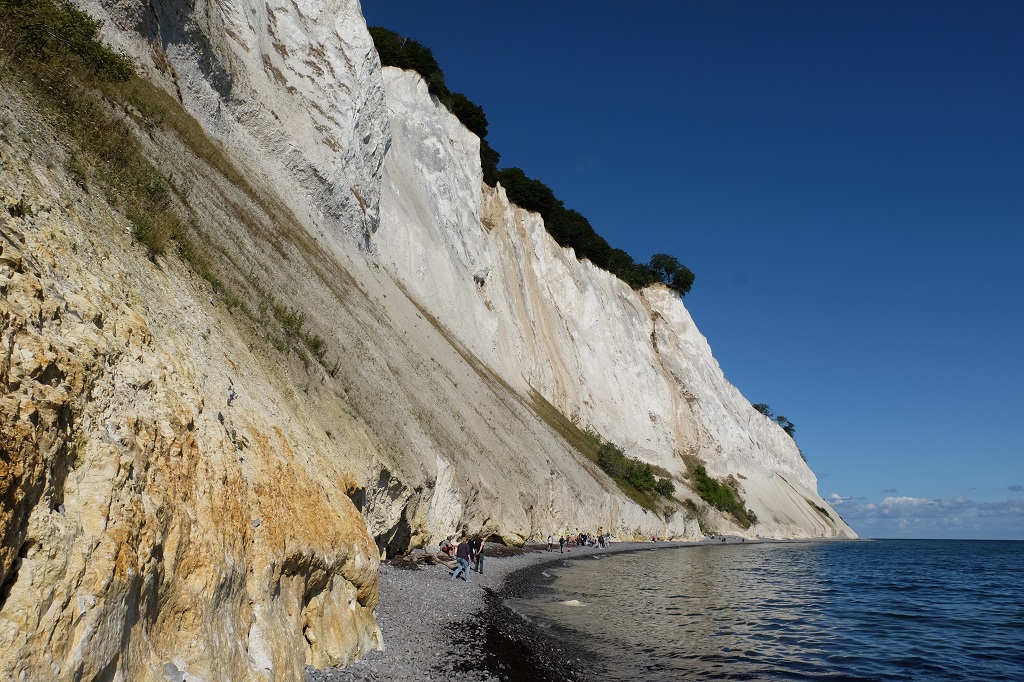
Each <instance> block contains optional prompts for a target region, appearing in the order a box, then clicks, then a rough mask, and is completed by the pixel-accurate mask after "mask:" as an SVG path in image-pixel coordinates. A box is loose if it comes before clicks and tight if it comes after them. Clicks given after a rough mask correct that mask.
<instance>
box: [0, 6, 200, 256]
mask: <svg viewBox="0 0 1024 682" xmlns="http://www.w3.org/2000/svg"><path fill="white" fill-rule="evenodd" d="M0 14H2V15H3V17H4V31H3V32H2V33H0V61H3V62H5V63H7V64H8V65H9V66H10V68H11V70H12V71H13V72H14V73H15V74H16V76H17V78H18V80H19V81H20V82H21V83H22V84H24V85H25V86H27V87H26V88H24V89H25V90H26V91H28V92H30V93H31V94H32V95H33V96H34V97H35V99H36V101H37V102H38V103H39V105H40V106H41V107H43V108H44V109H45V110H47V111H49V112H50V113H51V114H52V115H53V117H54V118H55V124H56V127H57V128H58V129H60V130H62V131H64V132H65V133H66V134H67V135H68V136H69V137H70V138H71V139H72V140H74V142H75V149H73V150H72V155H71V159H70V161H69V164H68V165H69V168H68V171H69V172H70V173H71V175H72V177H74V178H76V180H77V181H78V183H79V184H80V185H81V186H82V187H83V189H86V190H90V189H91V188H93V187H95V188H97V189H98V190H99V191H101V192H102V193H103V194H104V196H105V198H106V199H107V201H108V202H109V203H110V204H111V205H112V206H113V207H114V208H116V209H118V210H120V211H121V212H122V213H124V215H125V216H126V217H127V218H128V220H129V221H131V223H132V233H133V235H134V236H135V238H136V239H137V240H138V241H139V242H141V243H142V244H144V245H145V246H146V248H147V249H148V250H149V252H150V254H151V255H152V256H155V255H158V254H161V253H163V252H164V251H165V250H166V249H167V248H168V247H169V246H170V244H171V243H172V241H173V240H174V239H175V237H177V236H178V235H179V234H181V232H182V230H183V228H182V222H181V219H180V218H179V217H178V216H177V215H176V214H175V212H174V211H173V209H172V206H171V192H170V188H169V185H168V183H167V180H166V179H165V178H164V177H163V176H162V175H161V174H160V173H159V172H158V171H157V169H156V168H155V167H154V166H153V165H152V164H150V163H149V162H148V161H147V160H146V158H145V156H144V155H143V154H142V150H141V148H140V146H139V143H138V141H137V140H136V139H135V138H134V136H133V135H132V131H131V129H130V126H129V125H128V123H127V121H126V120H125V116H123V115H120V114H119V113H118V110H117V109H116V108H115V107H112V106H111V103H113V102H117V101H119V100H120V99H121V98H120V97H119V93H120V88H121V87H122V86H123V85H124V84H125V83H128V82H129V81H131V80H133V79H137V77H136V76H135V68H134V66H133V65H132V62H131V60H129V59H128V57H126V56H124V55H122V54H119V53H117V52H114V51H113V50H111V49H110V48H109V47H107V46H105V45H103V44H102V43H101V42H100V41H99V30H100V26H101V24H100V23H99V22H98V21H96V20H95V19H93V18H91V17H90V16H89V15H87V14H85V13H84V12H82V11H80V10H78V9H77V8H75V7H74V6H73V5H72V4H70V3H69V2H65V1H64V0H0Z"/></svg>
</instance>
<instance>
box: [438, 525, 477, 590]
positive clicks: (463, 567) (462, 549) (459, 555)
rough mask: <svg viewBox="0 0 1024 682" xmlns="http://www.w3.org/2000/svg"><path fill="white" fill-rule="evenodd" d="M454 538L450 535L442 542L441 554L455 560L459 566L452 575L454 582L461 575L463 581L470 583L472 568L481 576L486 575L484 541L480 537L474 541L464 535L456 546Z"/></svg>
mask: <svg viewBox="0 0 1024 682" xmlns="http://www.w3.org/2000/svg"><path fill="white" fill-rule="evenodd" d="M454 538H455V536H454V535H449V536H448V537H447V538H445V539H444V540H442V541H441V552H442V553H444V554H447V555H448V556H449V557H452V558H454V559H455V562H456V563H457V564H458V565H457V566H456V567H455V572H454V573H452V580H455V579H457V578H458V577H459V574H461V575H462V579H463V580H465V581H466V582H467V583H468V582H469V568H470V566H473V570H475V571H476V572H477V573H479V574H480V575H483V573H484V540H483V538H481V537H480V536H479V535H476V536H474V537H473V538H472V539H470V538H469V537H467V536H466V535H462V536H461V537H460V538H459V541H458V543H457V544H456V542H455V540H454Z"/></svg>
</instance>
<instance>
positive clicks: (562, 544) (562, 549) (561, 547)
mask: <svg viewBox="0 0 1024 682" xmlns="http://www.w3.org/2000/svg"><path fill="white" fill-rule="evenodd" d="M569 551H570V552H571V551H572V550H571V549H570V550H569ZM564 552H565V536H564V535H563V536H561V537H560V538H558V553H559V554H563V553H564Z"/></svg>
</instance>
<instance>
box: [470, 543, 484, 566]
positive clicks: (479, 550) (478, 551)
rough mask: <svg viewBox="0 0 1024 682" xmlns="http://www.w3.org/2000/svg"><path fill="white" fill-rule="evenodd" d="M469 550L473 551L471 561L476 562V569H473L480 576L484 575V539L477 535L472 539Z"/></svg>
mask: <svg viewBox="0 0 1024 682" xmlns="http://www.w3.org/2000/svg"><path fill="white" fill-rule="evenodd" d="M470 549H472V550H473V559H474V561H476V568H475V569H474V570H475V571H476V572H477V573H479V574H480V575H483V574H484V539H483V538H482V537H480V536H479V535H478V536H476V537H475V538H473V542H472V543H471V544H470Z"/></svg>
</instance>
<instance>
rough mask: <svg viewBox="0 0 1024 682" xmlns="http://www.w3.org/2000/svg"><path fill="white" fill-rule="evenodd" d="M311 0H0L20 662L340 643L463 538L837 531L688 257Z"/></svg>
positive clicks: (843, 533)
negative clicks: (749, 379) (634, 255)
mask: <svg viewBox="0 0 1024 682" xmlns="http://www.w3.org/2000/svg"><path fill="white" fill-rule="evenodd" d="M300 5H301V6H300ZM300 5H297V4H294V3H286V2H270V3H255V2H250V1H249V0H241V1H239V0H232V2H224V1H222V0H213V1H212V2H208V3H203V4H200V5H190V4H184V5H182V4H175V3H170V4H167V3H149V2H143V1H142V0H88V1H83V2H80V3H77V4H75V5H71V4H67V3H64V2H61V1H60V0H0V12H2V13H3V16H4V28H3V31H2V32H0V159H2V162H0V196H2V200H3V206H2V210H0V342H2V348H3V357H2V360H0V404H2V415H3V419H2V420H0V448H2V454H3V457H2V461H0V535H2V538H3V540H2V545H0V623H2V624H3V626H4V627H3V628H2V631H3V632H4V633H6V634H4V635H3V637H0V670H2V671H3V673H4V674H5V675H6V676H9V677H12V678H14V679H19V678H20V677H24V678H26V679H83V678H88V679H93V678H96V679H116V678H118V677H122V678H124V679H133V680H163V679H168V678H169V679H175V676H176V675H177V676H178V677H179V678H180V676H181V675H187V678H188V679H196V678H198V679H207V680H216V679H236V680H248V679H252V680H257V679H279V680H285V679H297V678H298V677H299V676H300V675H301V671H302V667H303V666H304V665H305V664H307V663H308V664H312V665H315V666H318V667H322V666H326V665H342V664H345V663H347V662H351V661H353V660H354V659H356V658H358V657H359V656H362V655H363V654H365V653H366V652H367V651H369V650H371V649H373V648H374V647H377V646H380V644H381V642H380V633H379V631H378V630H377V628H376V624H375V620H374V608H375V606H376V603H377V569H378V565H379V561H380V558H381V557H382V556H393V555H395V554H398V553H403V552H406V551H408V550H409V549H411V548H417V547H424V546H427V545H430V544H436V543H437V542H438V540H439V539H440V538H443V537H445V536H446V535H448V534H451V533H454V532H457V531H461V530H466V531H469V532H471V533H479V534H481V535H483V536H484V537H486V538H488V539H490V540H492V541H500V542H504V543H506V544H509V545H514V544H521V543H523V542H525V541H526V540H528V539H530V538H534V539H536V538H541V537H546V535H547V534H548V533H550V532H552V531H554V530H555V529H557V528H565V527H570V528H577V527H578V528H590V529H593V530H597V529H598V528H600V529H602V530H607V531H610V532H611V533H612V535H613V536H615V537H617V538H619V539H631V538H643V537H650V536H651V535H657V536H658V537H667V538H699V537H701V536H703V535H705V534H708V533H711V532H719V533H720V532H729V533H733V534H736V535H741V536H747V537H754V536H764V537H777V538H797V537H799V538H805V537H853V532H852V531H851V530H850V528H849V527H848V526H847V525H846V524H845V523H843V521H842V520H841V519H840V518H839V517H838V515H837V514H836V513H835V512H834V511H833V510H831V509H830V508H829V506H828V504H827V503H826V502H825V501H824V500H822V499H821V497H820V496H819V495H818V493H817V482H816V479H815V476H814V473H813V472H812V471H811V470H810V469H809V468H808V466H807V464H806V462H804V460H803V459H802V458H801V455H800V452H799V449H798V448H797V447H796V444H795V442H794V441H793V439H792V438H791V437H790V435H789V434H787V432H786V431H785V430H784V428H783V426H784V425H782V426H780V424H779V423H777V422H776V420H774V419H772V418H770V417H769V416H766V415H765V414H762V413H761V412H759V411H758V410H757V409H755V408H754V407H752V406H751V405H750V403H749V402H748V401H747V400H746V399H745V398H744V397H743V396H742V395H741V394H740V393H739V392H738V391H737V390H736V389H735V387H733V386H732V385H731V384H729V383H728V382H727V381H726V380H725V378H724V376H723V374H722V372H721V370H720V368H719V367H718V364H717V362H716V361H715V359H714V357H713V355H712V353H711V349H710V348H709V347H708V345H707V342H706V340H705V339H704V338H703V336H701V335H700V333H699V331H698V330H697V328H696V326H695V325H694V323H693V321H692V320H691V318H690V316H689V314H688V312H687V311H686V308H685V307H684V305H683V303H682V300H681V294H683V293H685V291H686V290H688V289H689V287H690V285H691V284H692V273H690V274H689V275H687V274H686V273H688V272H689V271H688V270H685V269H684V266H682V265H681V264H679V263H678V261H676V260H675V259H670V260H663V261H658V262H652V263H649V264H637V263H634V262H633V261H632V259H631V258H629V257H628V255H626V254H625V252H620V251H619V250H617V249H613V248H611V247H610V246H609V245H608V244H607V243H606V242H604V240H603V239H601V238H600V237H599V236H597V235H596V233H595V232H594V231H593V229H592V228H591V227H590V225H589V223H588V222H587V221H586V220H585V219H584V218H583V217H582V216H581V215H579V214H578V213H576V212H575V211H572V210H570V209H566V208H565V207H564V206H563V205H562V202H560V201H558V199H557V198H555V197H554V195H553V193H551V192H550V190H548V189H547V188H546V187H544V186H543V185H542V184H541V183H539V182H537V181H535V180H532V179H530V178H528V177H526V176H525V174H524V173H522V172H521V171H518V169H504V170H499V169H498V165H497V164H498V160H499V159H498V157H497V155H496V154H494V153H493V150H491V151H488V148H487V147H486V146H484V147H482V138H483V137H484V135H481V134H480V133H481V132H483V133H484V134H485V133H486V118H485V117H483V112H482V111H481V112H479V113H480V117H481V118H482V122H483V124H484V128H483V129H482V130H481V129H480V125H479V124H480V122H479V121H478V122H477V123H473V120H474V118H473V116H474V115H475V109H473V107H472V103H471V102H468V100H466V102H465V103H458V102H461V100H459V99H458V97H456V96H455V95H453V94H451V93H448V94H447V95H446V94H445V92H443V91H442V92H440V94H439V93H438V91H437V84H436V83H434V84H433V86H434V90H435V91H434V92H432V91H431V83H428V81H427V80H425V79H424V78H423V76H421V75H420V73H417V72H416V71H415V70H408V69H402V68H397V67H393V66H382V65H381V57H380V56H379V54H378V49H377V48H376V47H375V45H374V41H373V39H372V38H371V35H370V32H369V31H368V30H367V28H366V25H365V21H364V19H363V17H362V15H361V11H360V8H359V6H358V4H357V3H355V2H347V1H346V2H336V3H326V2H324V3H321V2H310V3H300ZM382 51H383V50H382ZM443 100H447V101H449V102H457V103H456V104H453V105H451V106H452V109H453V110H454V111H456V112H458V111H460V110H462V109H465V111H468V112H470V116H468V118H470V124H469V125H466V124H464V122H463V121H462V120H460V117H458V116H455V115H452V113H450V112H449V109H448V107H447V106H446V104H445V103H444V102H443ZM460 107H461V109H460ZM482 149H483V151H482ZM490 161H493V165H489V164H490ZM492 171H493V172H494V175H493V176H492V175H491V173H492ZM668 258H671V257H668ZM627 259H628V260H627ZM677 277H679V278H680V279H678V280H677Z"/></svg>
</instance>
